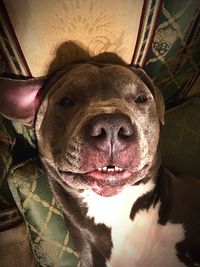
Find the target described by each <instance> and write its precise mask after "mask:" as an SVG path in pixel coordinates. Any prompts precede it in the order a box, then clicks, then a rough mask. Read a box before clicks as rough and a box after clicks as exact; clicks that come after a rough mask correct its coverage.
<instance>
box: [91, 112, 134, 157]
mask: <svg viewBox="0 0 200 267" xmlns="http://www.w3.org/2000/svg"><path fill="white" fill-rule="evenodd" d="M86 129H87V130H86V139H87V141H88V142H89V143H90V144H91V145H92V146H94V147H96V148H98V149H100V150H102V151H104V152H107V153H110V152H118V151H120V150H122V149H124V148H126V147H127V146H128V145H129V144H130V143H131V142H133V139H134V136H135V127H134V125H133V124H132V122H131V120H130V118H129V117H128V116H127V115H125V114H99V115H96V116H95V117H93V118H92V119H91V120H90V121H89V123H88V125H87V127H86Z"/></svg>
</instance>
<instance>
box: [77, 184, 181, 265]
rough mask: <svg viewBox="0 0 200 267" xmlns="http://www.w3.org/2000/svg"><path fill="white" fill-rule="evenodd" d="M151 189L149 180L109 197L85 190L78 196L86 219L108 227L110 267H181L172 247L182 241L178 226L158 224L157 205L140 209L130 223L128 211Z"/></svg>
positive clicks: (179, 225) (151, 185)
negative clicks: (84, 209) (111, 246)
mask: <svg viewBox="0 0 200 267" xmlns="http://www.w3.org/2000/svg"><path fill="white" fill-rule="evenodd" d="M153 187H154V185H153V183H152V182H151V181H150V182H149V183H147V184H145V185H142V184H141V185H138V186H134V187H127V188H126V189H124V190H123V191H122V192H121V193H120V194H118V195H117V196H113V197H109V198H107V197H101V196H98V195H97V194H95V193H94V192H92V191H85V192H84V193H82V197H83V198H84V201H85V202H86V203H87V206H88V213H87V216H88V217H90V218H94V222H95V223H96V224H98V223H103V224H105V225H106V226H107V227H109V228H111V234H112V242H113V248H112V254H111V258H110V260H109V262H108V263H107V265H108V266H111V267H124V266H126V267H146V266H148V267H161V266H162V267H172V266H173V267H182V266H185V265H184V264H183V263H181V262H180V261H179V260H178V258H177V256H176V250H175V245H176V243H178V242H180V241H181V240H183V239H184V229H183V227H182V225H181V224H172V223H170V222H169V223H167V224H166V225H164V226H162V225H159V224H158V210H159V206H160V203H157V205H156V206H155V207H152V206H151V207H150V208H149V210H148V211H147V210H140V211H139V212H138V213H137V214H136V215H135V218H134V220H131V219H130V212H131V209H132V206H133V204H134V202H135V201H136V200H137V198H138V197H140V196H142V195H143V194H145V193H147V192H149V191H150V190H151V189H152V188H153Z"/></svg>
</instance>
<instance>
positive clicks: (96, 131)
mask: <svg viewBox="0 0 200 267" xmlns="http://www.w3.org/2000/svg"><path fill="white" fill-rule="evenodd" d="M90 136H92V137H104V136H106V131H105V129H104V128H102V127H93V128H92V129H91V131H90Z"/></svg>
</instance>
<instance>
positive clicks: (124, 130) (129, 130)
mask: <svg viewBox="0 0 200 267" xmlns="http://www.w3.org/2000/svg"><path fill="white" fill-rule="evenodd" d="M133 133H134V130H133V127H124V126H122V127H121V128H120V129H119V131H118V136H119V137H120V138H127V137H130V136H132V135H133Z"/></svg>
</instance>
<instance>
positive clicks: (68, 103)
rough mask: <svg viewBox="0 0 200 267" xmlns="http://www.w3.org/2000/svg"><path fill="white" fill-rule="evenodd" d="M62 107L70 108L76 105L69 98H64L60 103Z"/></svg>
mask: <svg viewBox="0 0 200 267" xmlns="http://www.w3.org/2000/svg"><path fill="white" fill-rule="evenodd" d="M58 104H59V105H60V106H61V107H70V106H73V105H74V102H73V101H72V100H71V99H70V98H69V97H63V98H61V99H60V101H59V103H58Z"/></svg>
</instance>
